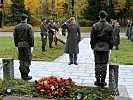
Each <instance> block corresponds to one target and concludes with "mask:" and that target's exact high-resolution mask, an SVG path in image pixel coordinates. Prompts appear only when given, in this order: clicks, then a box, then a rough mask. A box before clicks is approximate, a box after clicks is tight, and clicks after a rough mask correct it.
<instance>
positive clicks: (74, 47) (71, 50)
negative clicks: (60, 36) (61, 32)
mask: <svg viewBox="0 0 133 100" xmlns="http://www.w3.org/2000/svg"><path fill="white" fill-rule="evenodd" d="M62 28H64V29H67V30H68V35H67V41H66V45H65V53H67V54H69V60H70V62H69V65H71V64H73V63H74V64H75V65H78V63H77V54H78V53H79V46H78V44H79V41H80V39H81V34H80V25H79V24H78V23H77V22H76V18H75V16H71V17H70V19H69V20H68V21H67V22H65V23H64V24H63V26H62Z"/></svg>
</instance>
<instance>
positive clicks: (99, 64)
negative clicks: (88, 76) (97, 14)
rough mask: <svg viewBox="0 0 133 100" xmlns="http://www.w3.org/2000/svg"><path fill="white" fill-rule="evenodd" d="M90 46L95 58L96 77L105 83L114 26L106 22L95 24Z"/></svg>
mask: <svg viewBox="0 0 133 100" xmlns="http://www.w3.org/2000/svg"><path fill="white" fill-rule="evenodd" d="M90 44H91V48H92V50H94V56H95V77H96V79H97V80H98V81H99V80H100V79H101V81H102V80H103V81H105V78H106V70H107V63H108V58H109V50H110V49H112V48H113V28H112V26H111V25H110V24H109V23H108V22H106V21H105V20H103V21H99V22H98V23H96V24H94V25H93V27H92V31H91V41H90Z"/></svg>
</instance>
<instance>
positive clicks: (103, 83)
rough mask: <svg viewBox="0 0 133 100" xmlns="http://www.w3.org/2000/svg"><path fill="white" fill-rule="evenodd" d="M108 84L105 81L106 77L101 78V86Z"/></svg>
mask: <svg viewBox="0 0 133 100" xmlns="http://www.w3.org/2000/svg"><path fill="white" fill-rule="evenodd" d="M106 85H107V83H106V82H105V79H101V87H104V86H106Z"/></svg>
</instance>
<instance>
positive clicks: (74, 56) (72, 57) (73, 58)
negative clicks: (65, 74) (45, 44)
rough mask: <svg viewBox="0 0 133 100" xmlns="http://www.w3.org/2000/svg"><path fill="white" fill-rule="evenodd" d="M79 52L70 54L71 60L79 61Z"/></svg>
mask: <svg viewBox="0 0 133 100" xmlns="http://www.w3.org/2000/svg"><path fill="white" fill-rule="evenodd" d="M77 57H78V56H77V54H69V60H70V62H73V61H74V62H77Z"/></svg>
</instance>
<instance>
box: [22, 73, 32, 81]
mask: <svg viewBox="0 0 133 100" xmlns="http://www.w3.org/2000/svg"><path fill="white" fill-rule="evenodd" d="M22 74H23V76H21V78H22V79H23V80H31V79H32V76H28V73H22ZM22 74H21V75H22Z"/></svg>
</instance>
